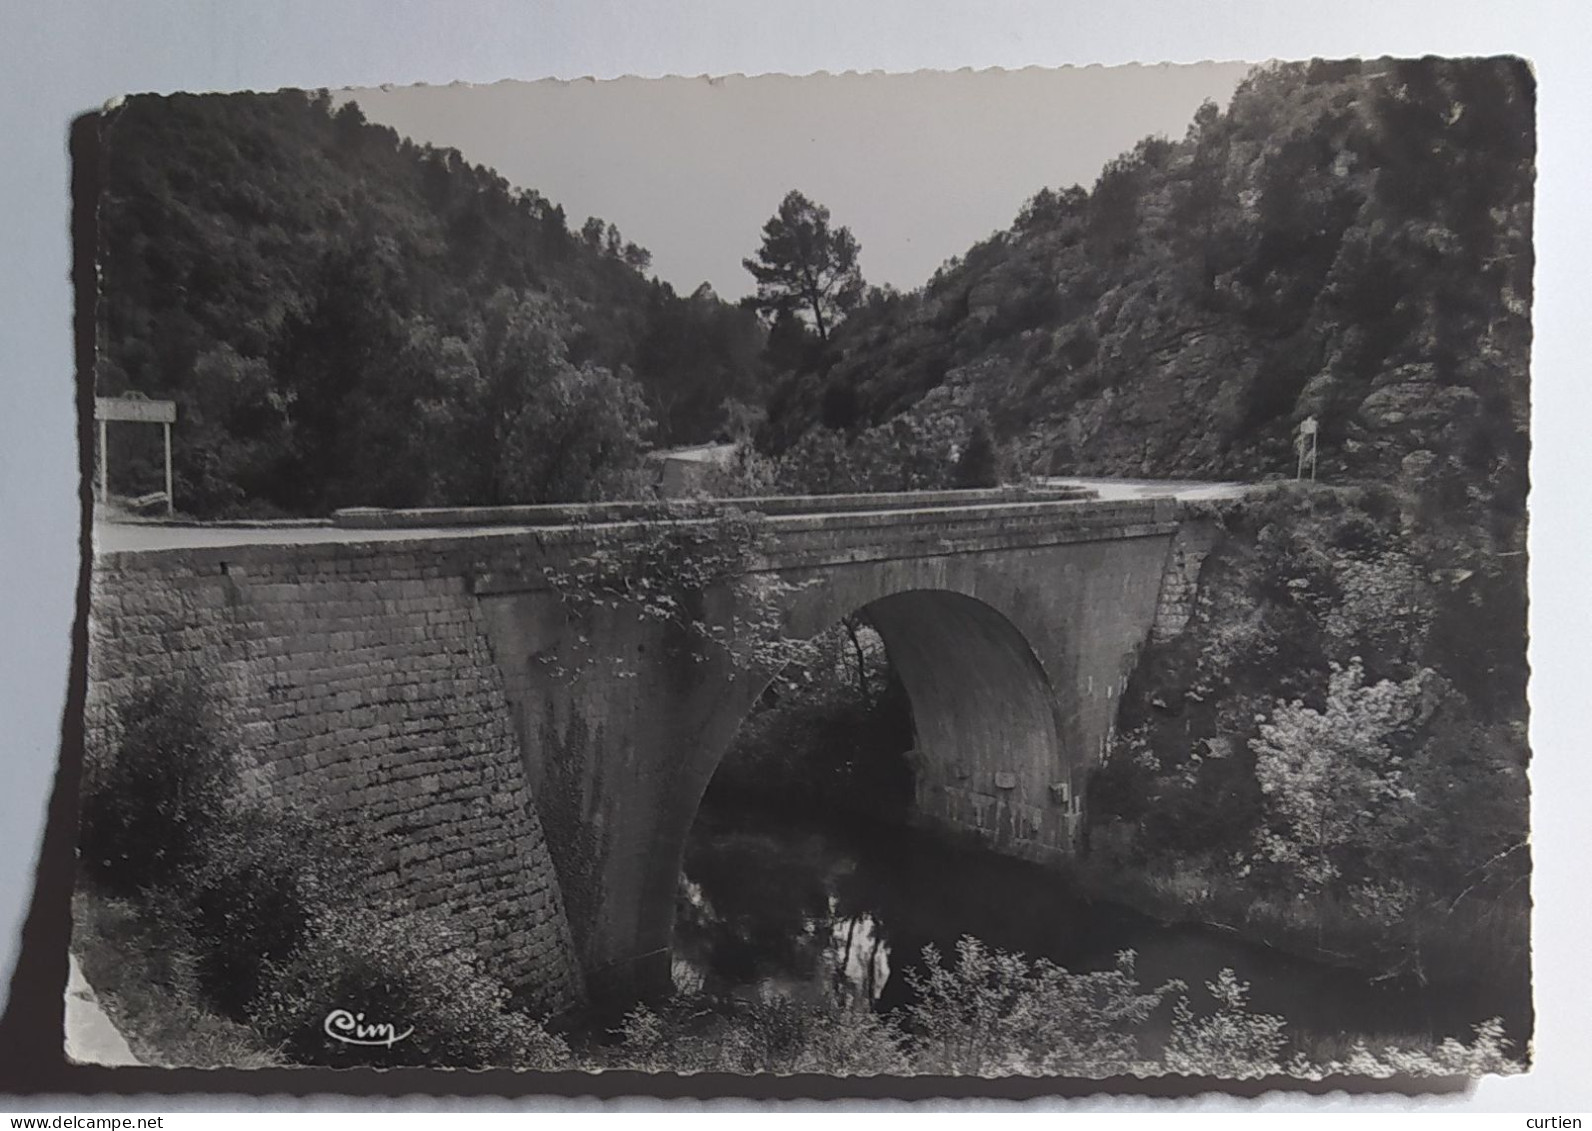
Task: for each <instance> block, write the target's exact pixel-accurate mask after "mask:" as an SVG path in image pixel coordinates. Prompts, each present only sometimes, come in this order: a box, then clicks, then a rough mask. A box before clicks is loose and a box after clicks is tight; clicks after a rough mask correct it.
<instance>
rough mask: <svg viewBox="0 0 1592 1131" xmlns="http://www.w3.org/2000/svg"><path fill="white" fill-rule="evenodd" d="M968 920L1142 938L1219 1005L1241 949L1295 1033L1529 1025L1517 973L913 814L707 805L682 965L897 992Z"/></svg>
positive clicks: (895, 996)
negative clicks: (869, 815)
mask: <svg viewBox="0 0 1592 1131" xmlns="http://www.w3.org/2000/svg"><path fill="white" fill-rule="evenodd" d="M964 934H966V935H973V936H975V937H977V938H979V939H981V940H982V941H983V942H985V943H987V944H988V945H990V946H992V947H997V948H1000V949H1002V950H1006V951H1020V952H1022V953H1024V954H1026V955H1028V956H1029V957H1031V958H1032V957H1041V956H1042V957H1045V958H1048V959H1050V960H1051V961H1053V962H1055V963H1057V964H1058V965H1061V966H1063V967H1065V968H1067V969H1069V970H1073V971H1080V972H1081V971H1093V970H1104V969H1109V968H1111V967H1112V966H1113V965H1114V963H1115V957H1116V955H1117V953H1118V952H1120V951H1123V950H1128V949H1132V950H1133V951H1135V952H1136V954H1137V964H1136V965H1137V974H1138V978H1139V982H1140V985H1141V986H1143V987H1144V988H1146V989H1151V988H1154V987H1156V986H1159V985H1160V984H1162V983H1163V982H1165V981H1167V980H1169V979H1173V978H1180V979H1182V980H1183V981H1184V982H1186V983H1187V984H1188V986H1189V997H1190V1000H1191V1002H1192V1003H1193V1005H1194V1007H1195V1009H1196V1011H1197V1012H1203V1011H1205V1010H1206V1009H1208V1008H1210V1006H1211V1002H1210V1000H1209V998H1208V996H1207V994H1206V992H1205V989H1204V983H1205V982H1208V981H1211V980H1213V979H1214V978H1215V977H1216V975H1217V972H1218V971H1219V970H1221V969H1222V968H1223V967H1231V968H1232V969H1233V970H1234V971H1235V973H1236V974H1237V976H1238V977H1239V979H1240V980H1242V981H1246V982H1248V983H1250V987H1251V992H1250V999H1249V1004H1250V1007H1251V1008H1252V1009H1253V1010H1255V1011H1258V1012H1265V1013H1273V1014H1278V1015H1280V1016H1282V1017H1284V1018H1286V1019H1287V1021H1288V1024H1289V1033H1290V1036H1291V1037H1293V1038H1294V1039H1295V1041H1296V1044H1297V1043H1302V1042H1311V1041H1316V1040H1325V1041H1328V1042H1341V1041H1344V1040H1345V1038H1347V1039H1348V1040H1352V1039H1353V1038H1356V1037H1365V1038H1367V1039H1368V1043H1370V1044H1371V1045H1372V1046H1373V1047H1376V1046H1378V1045H1379V1044H1381V1043H1383V1040H1382V1039H1383V1038H1388V1039H1389V1040H1391V1039H1394V1038H1400V1037H1404V1038H1412V1039H1419V1038H1428V1039H1439V1040H1440V1039H1441V1038H1443V1037H1447V1036H1453V1037H1459V1038H1461V1039H1465V1040H1469V1039H1470V1037H1471V1035H1472V1034H1471V1028H1472V1026H1473V1025H1474V1024H1475V1023H1477V1022H1479V1021H1482V1020H1484V1019H1486V1018H1489V1017H1492V1016H1501V1017H1502V1018H1503V1019H1504V1022H1505V1025H1506V1027H1507V1029H1508V1030H1509V1035H1510V1036H1511V1037H1515V1038H1518V1037H1519V1035H1520V1034H1521V1033H1522V1032H1523V1030H1525V1028H1526V1027H1527V1026H1528V1025H1529V1017H1528V1016H1527V1015H1526V1014H1525V1012H1524V1008H1523V1002H1522V999H1521V996H1520V992H1519V990H1517V989H1515V988H1514V987H1512V986H1507V985H1498V984H1490V983H1486V982H1480V983H1475V984H1468V985H1455V984H1449V985H1435V984H1434V985H1426V986H1421V985H1419V984H1417V983H1416V982H1415V981H1414V980H1413V979H1408V980H1381V981H1375V982H1373V981H1371V980H1370V979H1369V978H1368V977H1367V975H1365V974H1363V973H1361V972H1357V971H1353V970H1345V969H1342V968H1339V967H1334V966H1329V965H1325V964H1322V963H1318V962H1312V961H1310V960H1307V959H1303V958H1299V957H1296V956H1293V955H1289V954H1286V953H1283V952H1281V951H1278V950H1275V949H1272V948H1270V947H1267V946H1264V945H1260V944H1255V943H1249V942H1246V941H1245V940H1243V939H1242V938H1240V937H1239V936H1237V935H1235V934H1232V933H1230V932H1226V931H1221V930H1217V929H1214V928H1206V927H1199V926H1191V925H1186V924H1182V925H1166V924H1162V923H1158V922H1156V921H1155V920H1152V919H1150V918H1148V917H1146V916H1144V915H1142V914H1139V913H1137V912H1135V911H1133V910H1131V909H1129V908H1127V907H1122V906H1118V905H1114V904H1111V903H1106V902H1101V901H1091V900H1088V899H1085V898H1083V897H1082V896H1080V895H1079V894H1078V893H1076V892H1074V891H1071V890H1069V888H1068V887H1067V881H1066V880H1065V878H1064V877H1062V876H1060V875H1058V874H1057V873H1055V872H1053V871H1051V870H1047V869H1044V868H1041V867H1039V866H1037V865H1032V864H1027V863H1024V862H1022V861H1017V860H1011V859H1007V858H1004V857H1000V856H995V855H993V854H990V853H982V852H976V851H969V850H967V849H964V848H961V847H955V846H949V845H946V844H943V843H940V842H937V841H935V840H933V839H930V838H929V837H927V836H925V835H923V834H919V833H916V832H912V831H909V830H903V829H899V828H889V827H878V828H863V827H858V826H854V825H848V824H832V825H831V824H824V823H820V822H817V821H812V820H797V819H792V818H789V817H785V816H776V815H772V814H770V813H767V812H764V811H758V810H749V811H741V812H730V811H728V810H727V808H726V807H722V806H721V807H717V808H715V807H711V806H709V805H704V807H703V809H702V811H701V813H700V814H699V815H698V817H697V822H696V825H695V827H694V828H693V830H692V834H691V839H690V841H689V843H688V845H687V849H686V861H685V870H684V875H683V876H682V880H681V891H680V896H679V899H678V901H677V910H676V919H675V945H674V969H675V981H676V984H677V986H678V987H679V988H681V989H685V990H695V989H702V990H706V991H708V992H710V993H715V994H721V995H732V996H742V997H756V996H759V995H763V994H768V993H779V994H783V995H787V996H791V997H796V998H799V999H805V1000H812V1001H818V1000H825V999H828V998H831V997H832V996H833V995H836V994H839V995H842V996H844V997H846V998H848V999H849V1000H852V1001H863V1000H866V1001H871V1002H872V1003H873V1005H874V1007H875V1008H877V1009H880V1010H890V1009H895V1008H898V1007H900V1006H901V1005H903V1004H906V1003H908V1002H909V1001H910V996H911V988H910V986H909V985H908V984H907V981H906V978H905V976H904V972H905V970H906V968H907V967H908V966H910V965H915V964H919V963H920V962H921V958H920V955H921V952H922V949H923V947H924V945H925V944H928V943H933V944H935V945H936V946H937V947H938V948H939V950H940V953H941V954H942V955H943V956H946V957H947V958H949V957H951V956H952V955H953V954H954V948H955V945H956V941H957V939H958V938H959V937H960V936H962V935H964ZM1168 1013H1169V1010H1168V1009H1166V1008H1163V1009H1162V1010H1159V1011H1158V1018H1160V1019H1161V1021H1162V1022H1164V1020H1165V1015H1167V1014H1168ZM1155 1031H1156V1026H1152V1027H1151V1029H1150V1030H1148V1031H1147V1032H1148V1033H1149V1034H1150V1035H1153V1034H1154V1033H1155Z"/></svg>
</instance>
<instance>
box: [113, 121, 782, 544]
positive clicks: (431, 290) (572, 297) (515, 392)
mask: <svg viewBox="0 0 1592 1131" xmlns="http://www.w3.org/2000/svg"><path fill="white" fill-rule="evenodd" d="M102 138H103V146H102V161H101V166H102V167H101V171H100V177H101V185H102V192H101V195H100V201H99V238H100V272H101V294H100V306H99V318H98V328H99V363H98V366H99V367H98V373H97V384H98V391H99V393H100V394H101V395H112V396H114V395H119V394H123V393H127V392H136V393H141V394H143V395H146V396H149V397H157V398H165V399H173V400H175V401H177V403H178V408H179V413H180V416H179V420H180V422H181V423H180V425H179V427H178V428H177V429H176V434H175V443H176V451H175V463H176V467H175V472H176V490H175V492H174V493H175V495H176V496H177V499H178V502H179V505H180V507H181V508H182V509H183V510H184V511H185V512H187V513H190V514H193V515H196V516H201V517H204V516H219V515H227V514H238V513H253V514H272V513H278V514H293V515H313V514H320V513H325V512H326V511H327V510H329V509H331V508H334V507H337V506H344V505H350V504H372V505H390V506H402V505H409V506H414V505H420V504H424V503H438V502H451V503H482V504H489V503H502V502H539V501H547V500H555V499H557V500H569V499H585V498H591V497H594V496H599V495H604V494H624V493H626V492H627V491H633V490H634V485H633V484H632V483H630V482H628V481H627V475H628V474H630V473H632V472H633V471H634V469H635V467H636V465H637V458H638V456H639V453H640V452H641V451H643V450H644V449H645V448H646V447H647V446H649V445H651V444H671V443H680V442H689V441H694V440H700V439H711V438H712V437H713V436H715V435H716V434H717V433H718V431H719V430H720V428H721V426H722V424H723V422H724V415H725V412H726V404H727V402H728V403H732V404H733V403H734V402H735V401H736V400H738V399H740V400H745V399H751V398H754V397H755V395H756V390H757V389H758V388H759V387H760V385H761V384H762V378H761V367H762V362H761V358H760V354H761V350H762V346H763V331H762V329H761V328H760V326H759V324H758V322H757V319H756V317H755V315H754V314H752V313H751V312H749V311H743V310H741V309H740V308H738V307H736V306H732V305H728V304H726V303H724V302H721V301H720V300H719V299H718V298H717V297H716V296H715V295H713V293H712V292H711V290H709V289H707V288H706V287H703V288H701V289H699V290H698V291H696V292H695V293H694V294H691V295H686V296H682V295H678V294H676V293H675V292H674V290H673V289H672V288H671V287H670V286H669V285H668V284H667V283H663V282H659V281H657V280H655V279H654V280H649V279H648V278H647V277H646V276H645V274H644V272H645V271H646V269H647V267H648V264H649V260H650V257H649V255H648V253H647V252H646V251H645V250H644V249H643V248H640V247H638V246H636V245H635V244H634V243H632V242H629V241H627V240H625V239H624V238H623V237H622V236H621V235H620V233H619V232H618V230H617V229H616V228H615V227H614V226H613V225H611V224H605V223H603V222H602V221H601V220H600V219H598V218H596V217H592V218H589V219H587V220H586V221H585V223H584V224H582V225H580V226H579V227H578V228H574V227H572V226H571V224H570V223H569V222H568V221H567V220H566V217H565V215H564V211H563V209H562V208H560V207H559V206H558V205H556V204H553V203H552V202H550V201H548V200H546V199H544V198H543V197H541V196H540V195H539V194H537V193H536V192H534V191H528V190H520V189H516V188H512V187H511V186H510V185H508V184H507V183H506V182H505V181H504V180H503V179H502V178H501V177H499V176H497V175H496V174H495V173H493V172H492V171H490V170H488V169H484V168H482V167H480V166H477V165H471V164H470V163H469V162H467V161H466V160H465V159H464V158H463V157H462V156H460V154H459V153H457V152H455V151H453V150H449V149H435V148H432V147H431V146H425V145H415V144H414V143H412V142H410V141H408V140H403V139H400V138H399V137H398V136H397V134H396V133H394V131H392V130H391V129H388V128H386V127H382V126H377V125H372V124H370V123H368V122H366V121H365V120H364V117H363V115H362V113H361V112H360V110H359V108H358V106H357V105H354V104H352V103H348V104H344V105H342V106H341V107H334V105H333V102H332V100H331V98H330V97H329V96H328V95H327V94H325V93H324V92H322V93H319V94H306V93H303V92H299V91H285V92H282V93H279V94H270V95H225V96H216V95H206V96H192V95H176V96H173V97H169V98H157V97H136V98H131V99H128V100H127V101H126V102H125V103H123V104H122V105H121V106H119V107H118V108H116V109H115V110H112V111H111V112H110V113H109V114H108V115H107V117H106V119H105V122H104V125H103V131H102ZM137 431H138V430H137V429H131V428H130V429H126V430H125V432H126V434H125V435H123V434H120V433H118V434H117V435H116V436H114V437H113V443H114V444H116V445H117V446H118V448H119V449H120V451H119V458H118V460H117V462H116V463H115V464H113V469H112V470H113V475H115V476H118V477H120V478H118V479H113V482H112V484H111V487H112V491H113V493H116V492H124V493H132V492H135V491H137V490H140V489H141V490H150V489H151V488H152V486H153V485H155V484H157V483H158V479H157V478H155V477H154V476H152V475H151V470H152V468H153V467H154V466H155V465H154V463H153V461H154V460H155V459H157V458H158V456H157V455H156V450H155V449H153V448H152V447H148V446H143V445H142V442H141V440H140V438H139V437H138V436H137V435H136V433H137ZM146 431H147V430H146ZM129 455H131V457H132V458H131V459H130V460H129V459H128V458H126V457H127V456H129Z"/></svg>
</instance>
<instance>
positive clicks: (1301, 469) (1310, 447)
mask: <svg viewBox="0 0 1592 1131" xmlns="http://www.w3.org/2000/svg"><path fill="white" fill-rule="evenodd" d="M1320 431H1321V428H1320V425H1319V424H1317V422H1316V418H1315V417H1313V416H1307V417H1305V418H1304V419H1303V420H1301V421H1300V422H1299V434H1298V435H1297V436H1296V437H1294V450H1295V451H1297V452H1298V453H1299V466H1298V467H1297V468H1295V470H1294V479H1295V480H1299V479H1303V478H1304V477H1305V463H1306V462H1307V461H1308V462H1309V464H1310V482H1312V483H1314V482H1315V481H1316V436H1317V434H1318V433H1319V432H1320Z"/></svg>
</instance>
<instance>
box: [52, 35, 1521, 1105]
mask: <svg viewBox="0 0 1592 1131" xmlns="http://www.w3.org/2000/svg"><path fill="white" fill-rule="evenodd" d="M1534 115H1535V86H1534V80H1533V76H1532V73H1531V70H1530V68H1529V67H1528V65H1527V64H1526V63H1525V62H1524V61H1522V60H1519V59H1515V58H1473V59H1438V58H1427V59H1422V60H1418V61H1415V60H1402V59H1377V60H1313V61H1297V62H1277V63H1270V64H1266V65H1258V66H1254V65H1249V64H1240V63H1233V64H1204V65H1199V66H1179V67H1170V66H1161V67H1120V68H1090V69H1066V70H1039V69H1030V70H1025V71H1011V72H1001V71H988V72H981V73H971V72H959V73H954V74H953V73H930V72H922V73H917V74H910V75H883V74H876V75H869V76H861V75H812V76H808V77H803V78H791V77H782V76H767V77H760V78H741V77H736V78H722V79H707V78H702V79H660V80H641V79H626V80H618V81H608V82H592V81H582V82H567V83H566V82H550V81H549V82H537V83H504V84H498V85H495V86H480V87H472V86H454V87H412V88H403V89H398V88H393V89H386V88H384V89H371V90H334V91H327V90H319V91H315V90H284V91H280V92H277V93H249V94H194V95H187V94H178V95H171V96H150V95H136V96H129V97H127V98H125V99H123V100H120V101H119V102H117V103H116V104H114V105H112V106H109V107H107V108H106V109H105V111H104V112H103V114H101V115H100V118H99V121H98V124H97V154H96V155H95V165H94V168H93V170H92V180H93V182H94V185H95V189H94V191H95V196H94V202H95V207H96V209H97V216H96V224H95V233H96V234H95V240H96V246H95V248H94V249H93V253H94V255H95V260H96V264H97V269H98V295H97V305H96V315H95V321H94V326H95V330H96V337H97V356H96V361H95V365H94V369H93V372H92V374H91V379H92V381H93V386H94V387H93V398H92V404H93V413H94V424H93V436H94V445H95V453H94V462H93V467H94V488H93V490H94V504H93V526H92V539H93V563H92V577H91V582H90V597H89V608H88V653H87V671H88V684H87V705H86V711H85V714H84V720H83V734H84V744H83V745H84V766H83V786H82V792H81V797H80V799H79V806H78V808H79V814H80V823H79V829H78V834H77V837H78V840H77V844H78V873H77V877H76V889H75V893H74V896H73V903H72V913H73V931H72V938H71V979H72V980H71V984H70V985H69V987H68V994H67V1001H66V1023H65V1043H66V1049H67V1053H68V1055H69V1057H71V1058H72V1059H73V1060H75V1061H77V1062H80V1063H94V1064H138V1065H148V1066H165V1067H171V1068H180V1067H194V1066H199V1067H224V1068H268V1067H274V1068H282V1067H293V1066H306V1067H312V1066H319V1067H328V1066H329V1067H350V1068H354V1067H378V1068H390V1067H399V1066H411V1067H430V1068H448V1069H457V1068H500V1069H516V1070H523V1071H525V1072H528V1073H547V1072H564V1073H568V1072H601V1071H605V1070H613V1069H618V1070H631V1071H640V1072H645V1073H664V1074H678V1075H680V1076H682V1077H687V1078H689V1077H692V1076H694V1075H697V1074H705V1073H706V1074H722V1073H734V1074H759V1073H772V1074H803V1075H809V1076H813V1077H816V1078H818V1079H824V1078H831V1079H840V1078H849V1077H859V1076H861V1077H886V1078H904V1077H913V1076H929V1077H941V1078H943V1077H971V1078H976V1079H984V1080H993V1079H999V1078H1005V1077H1010V1076H1020V1077H1044V1078H1052V1079H1057V1080H1062V1079H1070V1080H1097V1081H1111V1080H1119V1081H1120V1080H1134V1079H1137V1080H1146V1079H1151V1078H1156V1077H1182V1076H1190V1075H1192V1076H1197V1077H1202V1078H1216V1080H1217V1081H1218V1082H1220V1081H1227V1082H1232V1083H1234V1084H1236V1083H1237V1082H1240V1081H1266V1082H1268V1083H1269V1086H1272V1087H1284V1088H1286V1087H1290V1086H1305V1085H1306V1084H1308V1083H1310V1082H1319V1081H1321V1080H1325V1079H1339V1080H1347V1081H1349V1082H1350V1083H1352V1082H1354V1081H1372V1080H1382V1079H1386V1078H1389V1077H1395V1076H1396V1077H1400V1078H1409V1079H1415V1080H1436V1079H1443V1078H1452V1077H1467V1076H1471V1077H1473V1076H1483V1075H1489V1074H1506V1073H1518V1072H1522V1071H1525V1070H1527V1068H1528V1067H1529V1063H1530V1058H1531V1048H1532V1046H1531V1040H1532V1025H1533V1010H1532V997H1531V967H1530V953H1531V952H1530V941H1529V924H1530V909H1531V899H1530V851H1529V848H1528V839H1529V815H1528V783H1527V764H1528V760H1529V756H1530V755H1529V749H1528V745H1527V730H1526V722H1527V700H1526V681H1527V667H1526V556H1525V545H1526V543H1525V533H1526V516H1527V509H1526V503H1527V487H1528V481H1527V456H1528V451H1529V443H1530V441H1529V435H1528V422H1529V396H1528V394H1529V380H1528V370H1529V360H1530V343H1531V313H1530V308H1531V297H1532V290H1531V282H1532V266H1533V250H1532V205H1533V187H1534V162H1535V146H1536V141H1535V138H1536V134H1535V117H1534ZM86 403H87V401H86V400H85V404H86ZM638 1087H642V1088H644V1087H645V1085H644V1084H642V1085H638ZM688 1088H689V1086H688Z"/></svg>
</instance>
